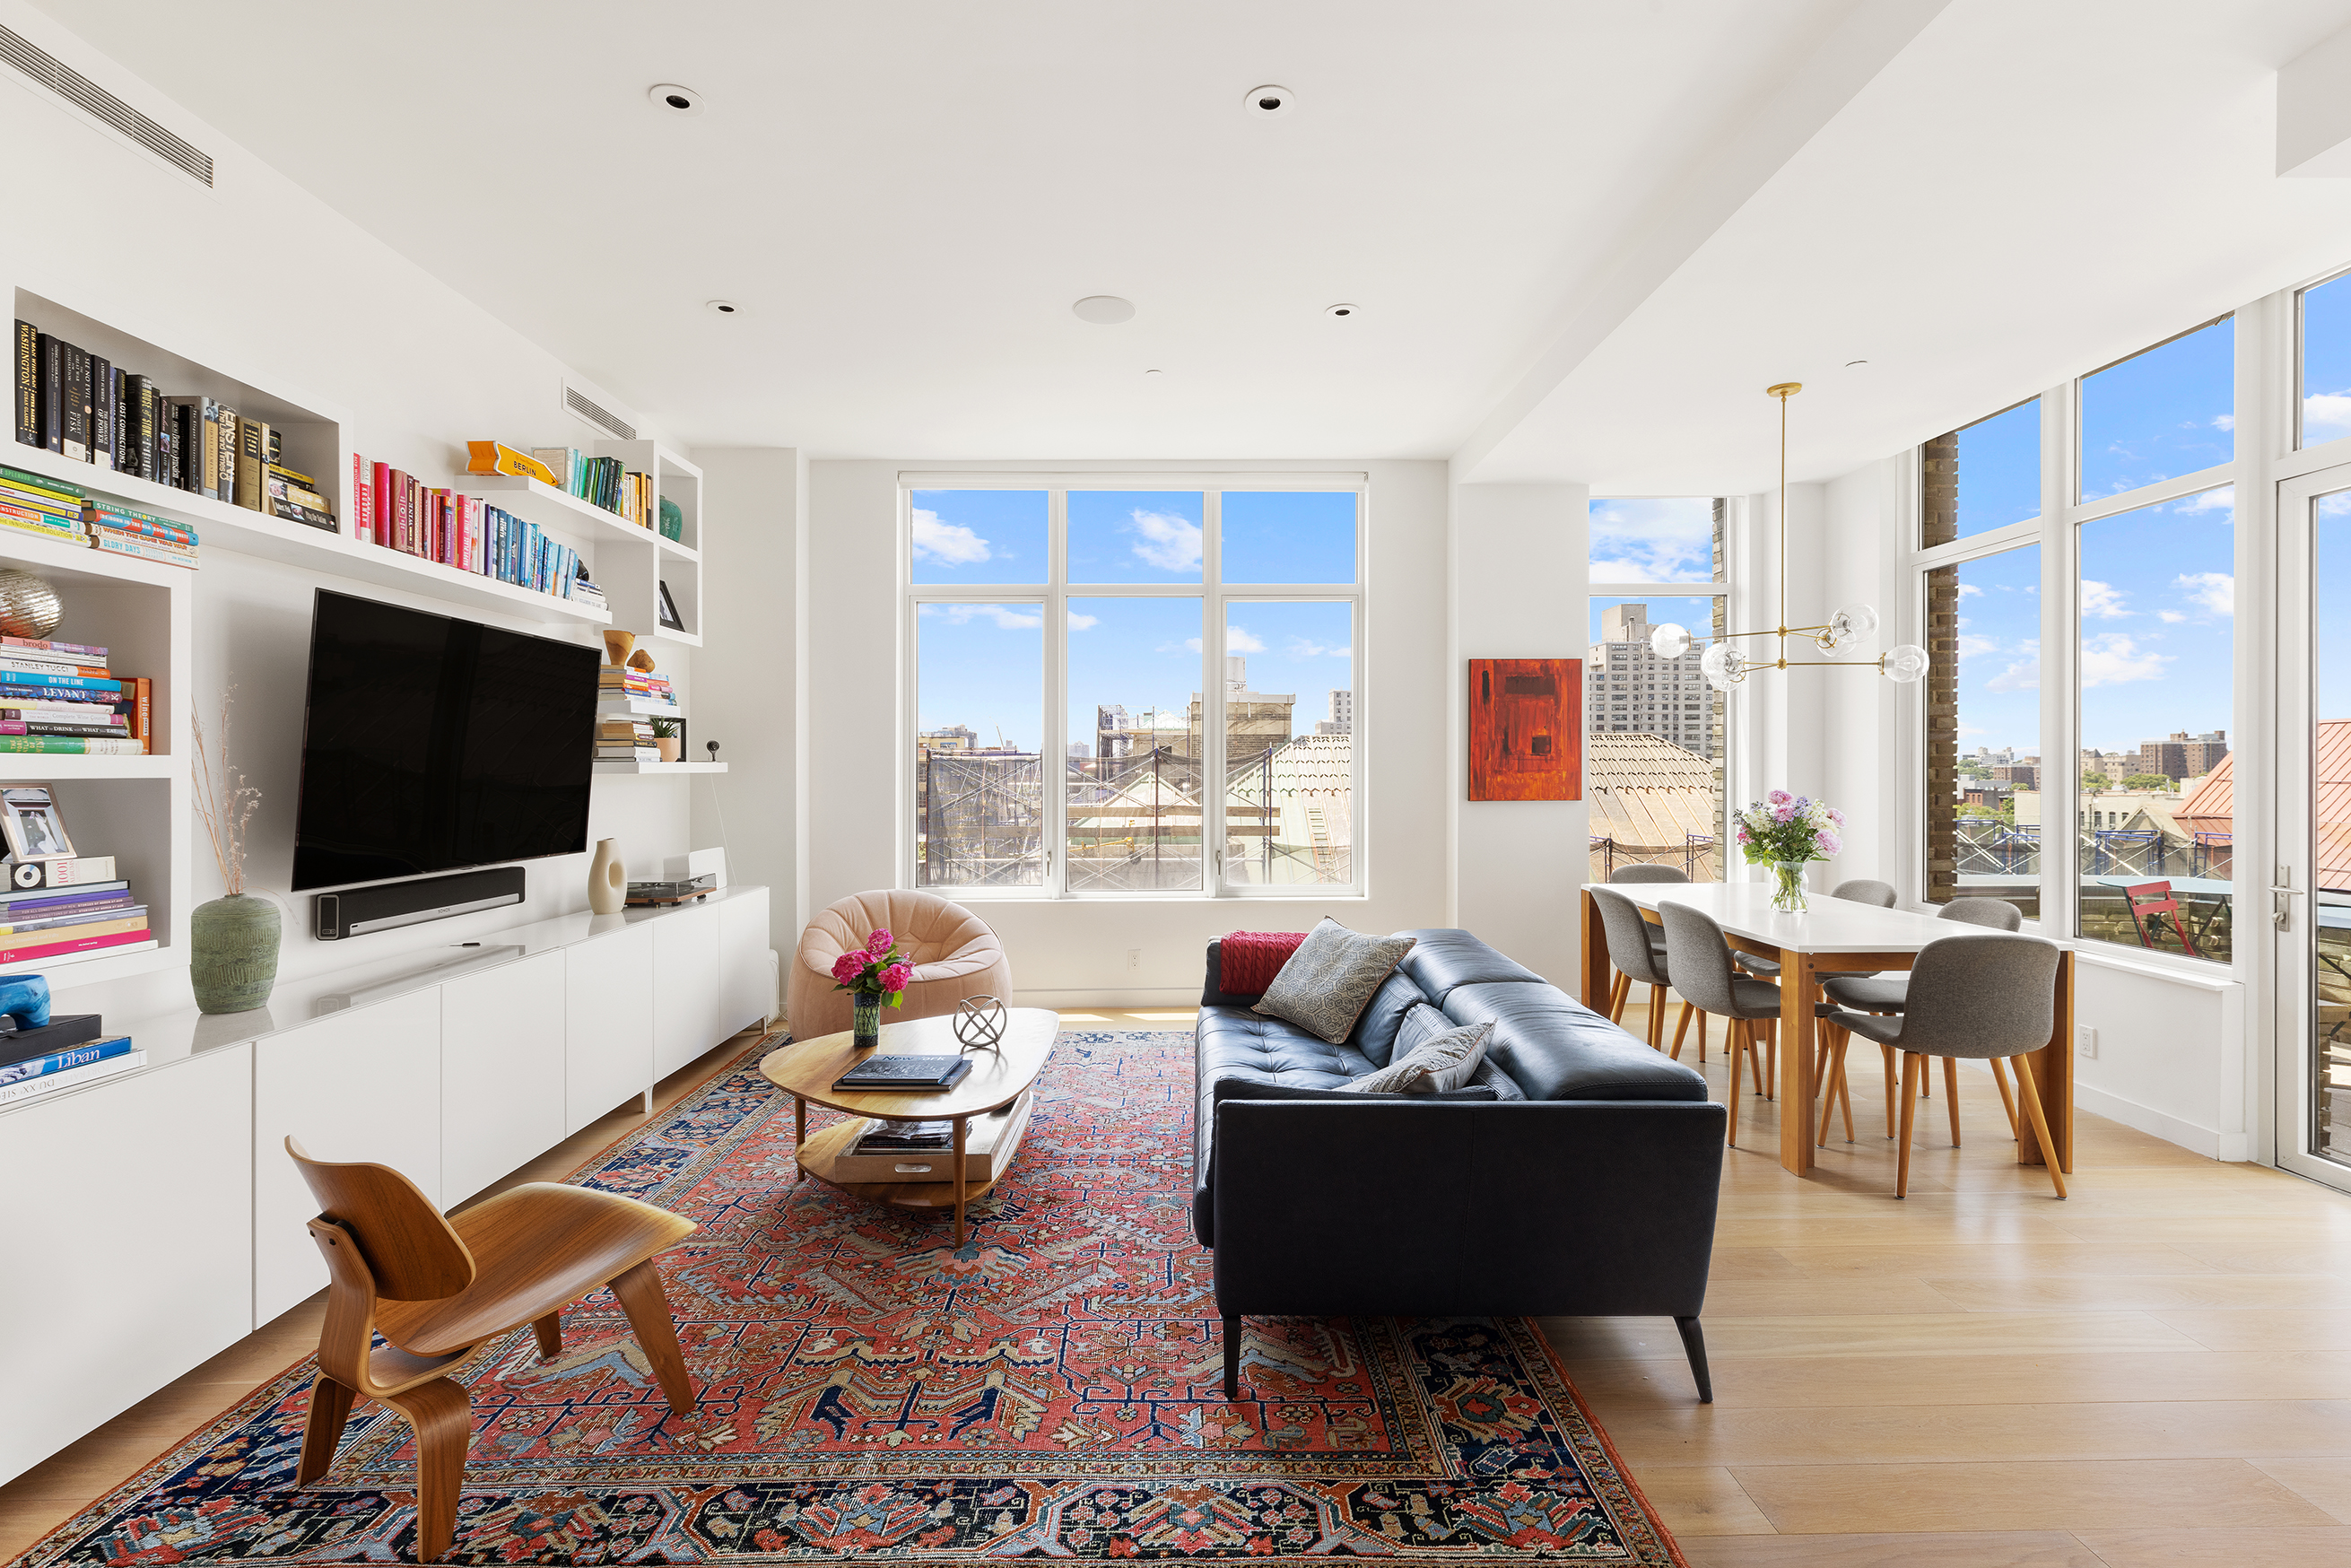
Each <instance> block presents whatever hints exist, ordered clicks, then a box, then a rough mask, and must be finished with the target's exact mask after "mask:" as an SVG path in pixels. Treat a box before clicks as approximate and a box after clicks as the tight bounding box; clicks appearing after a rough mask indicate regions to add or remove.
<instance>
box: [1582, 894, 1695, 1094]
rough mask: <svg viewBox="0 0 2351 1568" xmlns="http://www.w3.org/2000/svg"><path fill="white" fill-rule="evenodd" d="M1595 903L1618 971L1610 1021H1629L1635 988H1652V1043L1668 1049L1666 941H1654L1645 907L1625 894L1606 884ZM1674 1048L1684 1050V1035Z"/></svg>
mask: <svg viewBox="0 0 2351 1568" xmlns="http://www.w3.org/2000/svg"><path fill="white" fill-rule="evenodd" d="M1592 902H1593V904H1596V905H1598V906H1599V909H1600V926H1601V930H1602V931H1603V932H1604V934H1605V935H1606V936H1607V939H1608V962H1609V963H1610V964H1611V965H1613V966H1614V968H1615V970H1616V983H1615V985H1614V986H1612V987H1611V988H1609V993H1608V1021H1609V1022H1610V1023H1622V1022H1624V1021H1625V1003H1626V1002H1627V1001H1628V1000H1630V999H1631V997H1632V991H1633V988H1634V987H1635V985H1644V986H1646V987H1648V988H1649V1046H1650V1048H1651V1049H1652V1050H1655V1051H1663V1050H1664V1049H1665V1038H1666V990H1667V987H1669V986H1671V985H1672V984H1673V979H1672V977H1671V976H1670V974H1669V973H1668V972H1667V967H1666V949H1665V944H1664V943H1663V942H1662V941H1656V942H1653V941H1652V940H1651V938H1650V935H1649V933H1650V929H1651V928H1650V925H1649V923H1648V922H1647V921H1646V920H1644V919H1643V918H1642V917H1641V906H1640V905H1639V904H1635V903H1634V902H1633V901H1632V900H1631V899H1629V898H1627V897H1625V895H1624V894H1621V893H1611V892H1609V891H1608V890H1607V889H1606V888H1604V887H1595V888H1593V890H1592ZM1682 1024H1683V1027H1684V1028H1687V1027H1688V1024H1689V1004H1688V1003H1687V1002H1684V1003H1683V1004H1682ZM1674 1049H1675V1051H1676V1052H1677V1053H1678V1052H1679V1051H1680V1050H1681V1037H1680V1036H1679V1035H1678V1034H1677V1035H1676V1036H1675V1037H1674Z"/></svg>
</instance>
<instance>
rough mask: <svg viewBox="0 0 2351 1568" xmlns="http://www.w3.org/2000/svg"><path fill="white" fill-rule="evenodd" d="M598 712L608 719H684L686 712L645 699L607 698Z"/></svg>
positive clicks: (678, 707) (673, 705)
mask: <svg viewBox="0 0 2351 1568" xmlns="http://www.w3.org/2000/svg"><path fill="white" fill-rule="evenodd" d="M596 712H597V713H598V715H599V716H602V717H606V718H624V717H625V718H684V716H685V710H684V708H682V707H680V706H677V705H676V704H675V703H656V702H647V701H646V700H645V699H644V698H643V697H626V698H616V697H605V698H603V699H602V700H601V701H600V702H598V703H597V705H596Z"/></svg>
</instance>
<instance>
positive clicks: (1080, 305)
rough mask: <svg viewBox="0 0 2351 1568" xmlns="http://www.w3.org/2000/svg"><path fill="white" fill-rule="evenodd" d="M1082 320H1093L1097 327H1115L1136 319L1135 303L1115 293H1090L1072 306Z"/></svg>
mask: <svg viewBox="0 0 2351 1568" xmlns="http://www.w3.org/2000/svg"><path fill="white" fill-rule="evenodd" d="M1070 308H1071V310H1072V311H1074V312H1075V313H1076V315H1077V318H1078V319H1079V320H1081V321H1091V322H1092V323H1093V324H1094V325H1095V326H1097V327H1115V326H1117V325H1118V324H1119V323H1120V322H1121V321H1132V320H1134V301H1132V300H1128V299H1121V298H1119V297H1118V296H1117V295H1115V294H1089V295H1087V296H1086V297H1085V298H1083V299H1081V300H1079V301H1078V302H1077V303H1076V304H1075V305H1072V306H1071V307H1070Z"/></svg>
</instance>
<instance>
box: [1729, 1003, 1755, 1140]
mask: <svg viewBox="0 0 2351 1568" xmlns="http://www.w3.org/2000/svg"><path fill="white" fill-rule="evenodd" d="M1749 1030H1750V1025H1749V1024H1748V1022H1747V1020H1746V1019H1731V1020H1730V1030H1729V1033H1730V1041H1729V1044H1728V1045H1726V1046H1725V1047H1724V1048H1723V1049H1724V1050H1726V1051H1729V1052H1730V1126H1729V1132H1728V1134H1727V1135H1726V1136H1725V1137H1724V1139H1723V1141H1724V1142H1725V1143H1727V1144H1729V1145H1730V1146H1731V1147H1732V1148H1734V1149H1735V1148H1737V1147H1738V1146H1739V1052H1740V1049H1741V1048H1742V1047H1745V1048H1746V1049H1747V1051H1748V1052H1749V1054H1750V1056H1751V1055H1752V1054H1753V1047H1751V1046H1748V1045H1747V1037H1748V1032H1749Z"/></svg>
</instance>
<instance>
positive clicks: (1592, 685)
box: [1583, 604, 1717, 760]
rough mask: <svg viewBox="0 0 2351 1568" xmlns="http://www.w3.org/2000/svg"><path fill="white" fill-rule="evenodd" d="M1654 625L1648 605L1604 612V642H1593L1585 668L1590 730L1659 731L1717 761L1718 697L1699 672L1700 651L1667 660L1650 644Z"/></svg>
mask: <svg viewBox="0 0 2351 1568" xmlns="http://www.w3.org/2000/svg"><path fill="white" fill-rule="evenodd" d="M1654 630H1656V628H1655V627H1654V626H1652V625H1651V624H1650V622H1649V607H1648V606H1647V605H1646V604H1617V605H1612V606H1611V607H1609V608H1608V609H1606V610H1604V611H1603V612H1601V615H1600V641H1599V642H1597V643H1593V644H1592V646H1591V653H1590V656H1589V658H1588V659H1587V660H1586V662H1585V664H1584V667H1583V670H1584V674H1583V727H1584V730H1585V732H1586V733H1587V734H1588V735H1654V736H1656V737H1657V738H1658V739H1660V740H1664V741H1667V742H1670V743H1671V744H1673V745H1675V746H1677V747H1681V748H1682V749H1683V750H1685V751H1687V752H1690V753H1692V754H1694V755H1696V756H1698V757H1700V758H1707V759H1708V760H1712V759H1713V758H1714V757H1715V756H1716V747H1715V737H1714V714H1715V707H1716V703H1717V699H1716V697H1715V694H1714V692H1713V690H1712V688H1710V687H1709V686H1708V685H1707V684H1706V676H1705V675H1704V674H1701V673H1699V670H1698V657H1699V653H1698V649H1696V648H1692V649H1691V650H1690V651H1689V652H1687V653H1684V654H1682V655H1681V656H1680V657H1679V658H1677V659H1661V658H1659V657H1657V653H1656V649H1655V648H1653V647H1651V646H1650V644H1649V634H1650V632H1653V631H1654Z"/></svg>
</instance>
